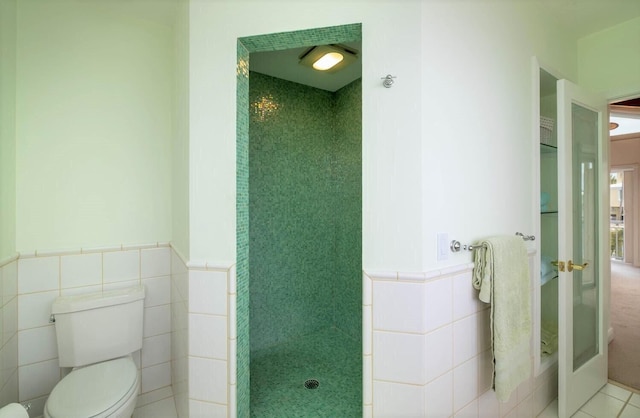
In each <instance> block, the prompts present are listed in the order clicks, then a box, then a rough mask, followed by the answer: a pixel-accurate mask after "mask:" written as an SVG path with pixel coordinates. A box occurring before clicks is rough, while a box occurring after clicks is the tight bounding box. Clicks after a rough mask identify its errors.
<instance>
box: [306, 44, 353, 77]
mask: <svg viewBox="0 0 640 418" xmlns="http://www.w3.org/2000/svg"><path fill="white" fill-rule="evenodd" d="M357 54H358V51H357V50H355V49H352V48H349V47H346V46H344V45H339V44H331V45H320V46H312V47H311V48H309V49H307V50H306V51H304V52H303V53H302V54H301V55H300V56H299V57H298V58H299V59H300V64H301V65H305V66H307V67H311V68H314V69H316V70H318V71H324V72H327V73H331V72H334V71H339V70H341V69H343V68H344V67H346V66H347V65H349V64H351V63H353V62H355V61H356V60H357V59H358V55H357Z"/></svg>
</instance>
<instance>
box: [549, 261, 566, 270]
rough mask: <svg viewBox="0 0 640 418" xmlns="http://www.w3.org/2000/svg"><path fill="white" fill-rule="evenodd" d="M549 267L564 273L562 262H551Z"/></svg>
mask: <svg viewBox="0 0 640 418" xmlns="http://www.w3.org/2000/svg"><path fill="white" fill-rule="evenodd" d="M551 265H553V266H556V267H558V271H564V261H552V262H551Z"/></svg>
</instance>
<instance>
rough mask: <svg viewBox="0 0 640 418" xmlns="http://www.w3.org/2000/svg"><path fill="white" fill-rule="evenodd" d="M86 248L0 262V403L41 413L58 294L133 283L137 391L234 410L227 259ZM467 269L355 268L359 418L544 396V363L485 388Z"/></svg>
mask: <svg viewBox="0 0 640 418" xmlns="http://www.w3.org/2000/svg"><path fill="white" fill-rule="evenodd" d="M85 253H86V251H85V252H78V253H74V254H70V253H65V254H59V255H56V254H55V253H47V254H46V255H44V256H40V257H33V256H31V257H23V258H20V259H19V260H13V261H11V262H8V263H6V264H5V265H4V266H0V274H1V276H0V277H1V278H2V311H1V314H2V319H3V320H2V327H3V328H2V347H1V349H0V364H1V365H2V369H0V377H1V382H0V383H1V384H2V388H1V389H0V401H5V403H8V402H13V401H16V400H20V401H31V402H32V403H33V405H34V407H35V409H37V410H40V411H41V409H42V406H43V405H44V401H45V400H46V395H47V394H48V393H49V391H50V390H51V388H52V387H53V385H55V383H57V381H58V380H59V379H60V370H59V369H58V366H57V348H56V346H55V332H54V328H53V326H52V325H50V324H49V322H48V320H49V313H50V306H51V302H52V301H53V299H54V298H55V297H56V296H58V295H59V294H70V293H83V292H87V291H93V290H100V289H108V288H114V287H124V286H129V285H131V284H135V283H143V284H144V285H145V287H146V289H147V298H146V300H145V323H144V347H143V350H142V352H141V353H138V354H137V355H136V356H135V359H136V362H137V364H139V365H140V367H141V368H142V385H141V386H142V387H141V391H142V392H151V391H155V390H158V389H162V388H163V387H167V386H168V385H172V386H173V391H174V394H175V398H176V408H177V410H178V416H179V417H180V418H186V417H200V416H202V417H205V416H206V417H217V416H220V417H225V416H230V417H233V416H235V410H236V408H235V400H236V382H235V353H236V340H235V338H236V332H235V331H236V318H235V306H236V305H235V298H236V294H235V293H236V290H235V268H234V266H231V267H229V268H223V267H216V268H215V269H207V268H206V266H207V264H206V263H204V264H203V265H202V266H200V265H199V266H194V267H191V268H188V267H187V266H188V264H187V263H186V262H185V261H184V259H183V258H182V257H180V255H179V254H177V253H176V252H175V251H173V250H172V249H170V248H169V247H168V246H145V247H140V248H137V249H136V248H126V249H123V250H120V249H105V250H101V251H91V252H89V253H87V254H85ZM34 254H35V253H34ZM471 268H472V266H471V265H468V264H467V265H463V266H458V267H452V268H448V269H447V270H446V271H443V272H427V273H424V274H417V275H416V274H411V275H410V274H405V273H402V274H401V273H393V274H377V276H379V277H376V276H375V275H374V276H373V277H370V276H368V275H366V274H365V275H364V276H363V355H364V357H363V372H364V377H365V378H364V393H363V402H364V415H365V417H371V416H373V415H374V414H375V416H376V417H385V416H400V415H403V414H404V415H409V416H456V417H457V416H472V417H476V416H477V417H487V418H488V417H492V418H494V417H512V416H535V415H536V414H538V413H539V412H541V411H542V410H543V409H544V407H546V406H547V405H548V404H549V403H550V402H551V401H552V400H553V399H554V397H555V396H556V394H557V372H556V371H555V370H553V369H548V370H547V371H545V373H543V374H542V375H540V376H538V377H536V378H531V379H529V380H528V381H526V382H524V383H523V384H522V385H520V387H519V388H518V390H517V391H516V392H514V394H513V395H512V397H511V399H510V400H509V402H507V403H498V401H497V400H496V399H495V395H494V394H493V392H492V391H490V390H489V387H490V383H491V370H492V368H491V355H490V351H489V344H490V336H489V335H488V327H487V324H488V313H489V311H488V309H487V306H486V305H484V304H482V303H481V302H479V301H478V300H477V298H476V294H475V290H473V288H472V286H471V276H470V274H471ZM398 301H402V303H398ZM425 354H426V355H425ZM18 377H20V379H18ZM18 381H19V382H20V385H19V386H18ZM187 388H189V391H187ZM37 412H38V411H36V414H37Z"/></svg>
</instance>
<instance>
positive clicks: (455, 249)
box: [449, 232, 536, 253]
mask: <svg viewBox="0 0 640 418" xmlns="http://www.w3.org/2000/svg"><path fill="white" fill-rule="evenodd" d="M516 235H518V236H520V237H522V239H523V240H525V241H533V240H535V239H536V237H535V236H534V235H525V234H523V233H522V232H516ZM481 247H485V245H484V244H464V245H462V244H460V241H458V240H455V239H454V240H453V241H451V245H449V248H451V251H453V252H454V253H457V252H460V250H461V249H462V250H466V251H473V250H477V249H478V248H481Z"/></svg>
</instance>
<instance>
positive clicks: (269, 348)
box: [248, 72, 362, 417]
mask: <svg viewBox="0 0 640 418" xmlns="http://www.w3.org/2000/svg"><path fill="white" fill-rule="evenodd" d="M361 103H362V99H361V82H360V80H359V79H358V80H356V81H354V82H352V83H350V84H349V85H347V86H345V87H343V88H341V89H339V90H337V91H336V92H330V91H325V90H320V89H317V88H313V87H308V86H304V85H301V84H297V83H293V82H290V81H285V80H282V79H279V78H275V77H270V76H266V75H263V74H259V73H255V72H250V73H249V105H250V109H249V165H248V169H249V176H248V177H249V181H248V185H249V190H248V196H249V205H248V206H249V213H248V218H249V258H248V265H249V268H248V269H249V336H250V337H249V351H250V411H251V414H250V415H251V416H255V417H282V416H340V417H361V416H362V331H361V329H362V326H361V324H362V296H361V295H362V256H361V254H362V238H361V237H362V229H361V225H362V193H361V189H362V186H361V184H362V181H361V176H362V163H361V154H362V140H361V132H362V129H361Z"/></svg>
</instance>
